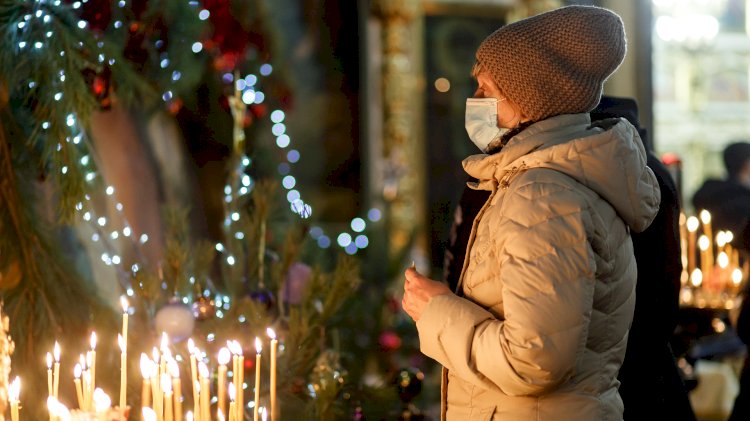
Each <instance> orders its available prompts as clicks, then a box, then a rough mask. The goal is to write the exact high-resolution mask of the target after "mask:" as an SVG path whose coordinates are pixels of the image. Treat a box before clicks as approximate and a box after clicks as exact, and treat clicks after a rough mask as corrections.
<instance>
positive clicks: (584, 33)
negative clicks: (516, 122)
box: [476, 6, 627, 121]
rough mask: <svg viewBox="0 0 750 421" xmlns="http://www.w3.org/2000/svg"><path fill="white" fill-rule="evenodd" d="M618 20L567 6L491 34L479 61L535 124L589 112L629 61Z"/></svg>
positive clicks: (599, 10) (589, 8)
mask: <svg viewBox="0 0 750 421" xmlns="http://www.w3.org/2000/svg"><path fill="white" fill-rule="evenodd" d="M626 49H627V41H626V39H625V28H624V27H623V24H622V19H620V16H618V15H617V14H615V13H614V12H612V11H610V10H607V9H603V8H600V7H595V6H566V7H561V8H559V9H555V10H552V11H549V12H546V13H542V14H539V15H536V16H532V17H530V18H526V19H523V20H520V21H517V22H514V23H511V24H509V25H506V26H504V27H502V28H500V29H498V30H497V31H495V32H493V33H492V34H491V35H490V36H488V37H487V38H486V39H485V40H484V41H482V44H481V45H480V46H479V49H478V50H477V54H476V57H477V61H478V62H479V64H480V66H481V67H482V69H484V70H486V71H488V72H489V73H490V75H491V76H492V78H493V79H494V81H495V83H497V85H498V87H499V88H500V90H501V91H502V92H503V93H504V94H505V95H507V96H508V98H510V100H511V101H513V102H514V103H516V104H517V105H518V106H519V107H520V108H521V111H522V112H523V113H524V114H525V115H526V116H527V117H528V118H530V119H531V120H532V121H539V120H543V119H545V118H547V117H552V116H555V115H560V114H575V113H583V112H588V111H591V110H592V109H593V108H594V107H596V105H597V104H598V103H599V98H600V97H601V95H602V89H603V85H604V81H605V80H606V79H607V78H608V77H609V76H610V75H611V74H612V73H613V72H614V71H615V70H616V69H617V67H618V66H619V65H620V63H622V60H623V58H624V57H625V51H626Z"/></svg>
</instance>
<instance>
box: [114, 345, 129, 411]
mask: <svg viewBox="0 0 750 421" xmlns="http://www.w3.org/2000/svg"><path fill="white" fill-rule="evenodd" d="M117 343H118V344H119V345H120V409H124V408H125V399H126V398H125V396H126V393H127V392H126V390H127V387H128V349H127V345H126V344H125V338H124V337H123V336H122V335H117Z"/></svg>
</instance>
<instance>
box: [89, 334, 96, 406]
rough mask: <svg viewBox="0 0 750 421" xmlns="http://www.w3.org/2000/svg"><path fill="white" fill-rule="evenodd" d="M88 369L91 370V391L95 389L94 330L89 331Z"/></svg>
mask: <svg viewBox="0 0 750 421" xmlns="http://www.w3.org/2000/svg"><path fill="white" fill-rule="evenodd" d="M89 369H90V370H91V391H92V393H93V391H94V390H95V389H96V332H91V362H90V363H89Z"/></svg>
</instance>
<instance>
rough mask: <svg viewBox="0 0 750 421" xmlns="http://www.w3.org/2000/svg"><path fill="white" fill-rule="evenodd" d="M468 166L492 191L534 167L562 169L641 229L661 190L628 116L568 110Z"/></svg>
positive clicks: (651, 216)
mask: <svg viewBox="0 0 750 421" xmlns="http://www.w3.org/2000/svg"><path fill="white" fill-rule="evenodd" d="M463 167H464V170H465V171H466V172H467V173H468V174H469V175H471V176H472V177H474V178H476V179H478V180H479V181H478V182H477V183H476V184H475V185H473V186H472V187H474V188H477V189H484V190H491V189H493V188H495V187H493V186H498V185H500V187H503V183H511V182H512V178H513V176H514V175H515V174H516V173H518V172H521V171H524V170H527V169H530V168H548V169H553V170H556V171H559V172H562V173H564V174H566V175H568V176H570V177H572V178H574V179H575V180H577V181H578V182H580V183H581V184H583V185H585V186H586V187H588V188H590V189H591V190H593V191H595V192H596V193H597V194H599V195H600V196H601V197H602V198H604V199H605V200H606V201H607V202H609V203H610V204H611V205H612V207H613V208H614V209H615V210H616V211H617V213H618V214H619V215H620V217H621V218H622V219H623V220H624V221H625V223H626V224H628V226H629V227H630V228H631V229H632V230H634V231H635V232H641V231H643V230H645V229H646V228H647V227H648V226H649V225H650V224H651V222H652V220H653V219H654V217H655V216H656V213H657V211H658V209H659V203H660V200H661V194H660V191H659V185H658V183H657V181H656V177H655V176H654V174H653V172H652V171H651V169H649V168H648V167H647V166H646V150H645V149H644V147H643V143H642V142H641V139H640V136H639V134H638V130H636V128H635V127H633V125H632V124H630V123H629V122H628V121H627V120H625V119H608V120H602V121H598V122H595V123H593V124H592V123H591V119H590V117H589V115H588V114H585V113H584V114H567V115H560V116H556V117H552V118H549V119H546V120H543V121H540V122H538V123H535V124H533V125H531V126H529V127H528V128H526V129H525V130H524V131H522V132H521V133H519V134H518V135H516V136H514V137H513V138H512V139H511V140H510V141H509V142H508V144H507V145H506V146H505V147H503V149H502V150H501V151H500V152H498V153H496V154H494V155H484V154H480V155H473V156H470V157H468V158H466V159H465V160H464V161H463Z"/></svg>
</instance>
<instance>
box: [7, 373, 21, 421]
mask: <svg viewBox="0 0 750 421" xmlns="http://www.w3.org/2000/svg"><path fill="white" fill-rule="evenodd" d="M20 394H21V379H19V378H18V376H16V378H15V379H13V382H11V384H10V386H9V387H8V402H10V419H11V421H18V400H19V399H18V398H19V396H20Z"/></svg>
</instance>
